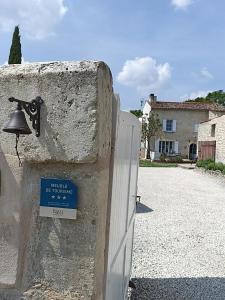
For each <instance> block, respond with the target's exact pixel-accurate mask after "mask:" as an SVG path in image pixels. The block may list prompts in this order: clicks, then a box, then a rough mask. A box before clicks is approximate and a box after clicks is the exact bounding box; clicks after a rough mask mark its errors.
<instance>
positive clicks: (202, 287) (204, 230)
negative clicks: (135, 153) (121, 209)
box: [132, 168, 225, 300]
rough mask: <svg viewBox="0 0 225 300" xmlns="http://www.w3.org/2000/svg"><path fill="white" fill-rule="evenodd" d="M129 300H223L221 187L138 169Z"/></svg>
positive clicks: (224, 190)
mask: <svg viewBox="0 0 225 300" xmlns="http://www.w3.org/2000/svg"><path fill="white" fill-rule="evenodd" d="M138 187H139V194H140V195H141V196H142V198H141V204H139V205H138V207H137V215H136V224H135V240H134V252H133V272H132V277H133V279H132V281H133V282H134V283H135V284H136V287H137V289H136V291H135V292H134V293H133V296H132V299H148V300H150V299H159V300H164V299H166V300H182V299H186V300H187V299H198V300H200V299H201V300H207V299H212V300H219V299H220V300H224V299H225V181H224V179H221V178H219V177H214V176H212V175H208V174H206V173H205V174H204V173H201V172H199V171H196V170H185V169H181V168H140V170H139V184H138Z"/></svg>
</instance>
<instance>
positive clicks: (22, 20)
mask: <svg viewBox="0 0 225 300" xmlns="http://www.w3.org/2000/svg"><path fill="white" fill-rule="evenodd" d="M0 7H1V9H0V29H1V30H3V31H12V30H13V29H14V26H15V25H20V28H21V30H22V31H23V32H24V33H25V34H26V35H27V36H29V37H30V38H34V39H42V38H45V37H47V36H50V35H53V34H54V27H55V26H56V25H57V24H58V23H59V22H60V20H61V19H62V18H63V16H64V15H65V13H66V11H67V7H66V6H65V5H64V0H0Z"/></svg>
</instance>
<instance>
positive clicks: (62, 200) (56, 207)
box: [40, 178, 77, 219]
mask: <svg viewBox="0 0 225 300" xmlns="http://www.w3.org/2000/svg"><path fill="white" fill-rule="evenodd" d="M76 213H77V186H76V185H75V184H74V183H73V181H72V180H70V179H58V178H41V192H40V216H43V217H54V218H65V219H76Z"/></svg>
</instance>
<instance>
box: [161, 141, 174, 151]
mask: <svg viewBox="0 0 225 300" xmlns="http://www.w3.org/2000/svg"><path fill="white" fill-rule="evenodd" d="M174 145H175V144H174V141H159V153H164V154H174V153H175V149H174Z"/></svg>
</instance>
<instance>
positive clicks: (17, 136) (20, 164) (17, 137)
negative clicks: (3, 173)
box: [15, 133, 22, 167]
mask: <svg viewBox="0 0 225 300" xmlns="http://www.w3.org/2000/svg"><path fill="white" fill-rule="evenodd" d="M19 138H20V135H19V134H18V133H17V134H16V146H15V149H16V155H17V157H18V160H19V167H21V166H22V162H21V159H20V155H19V152H18V143H19Z"/></svg>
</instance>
